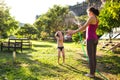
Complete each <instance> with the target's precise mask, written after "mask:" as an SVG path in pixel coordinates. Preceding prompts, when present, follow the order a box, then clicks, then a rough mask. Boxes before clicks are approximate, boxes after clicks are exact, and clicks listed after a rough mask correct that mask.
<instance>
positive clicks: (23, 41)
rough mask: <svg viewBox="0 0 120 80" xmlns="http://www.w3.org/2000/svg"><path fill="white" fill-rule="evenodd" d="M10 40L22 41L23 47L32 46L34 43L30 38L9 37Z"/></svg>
mask: <svg viewBox="0 0 120 80" xmlns="http://www.w3.org/2000/svg"><path fill="white" fill-rule="evenodd" d="M9 42H21V43H22V48H31V46H32V43H31V42H30V39H28V38H17V39H9Z"/></svg>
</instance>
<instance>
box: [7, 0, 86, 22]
mask: <svg viewBox="0 0 120 80" xmlns="http://www.w3.org/2000/svg"><path fill="white" fill-rule="evenodd" d="M83 1H85V0H5V3H6V4H7V5H8V6H9V7H10V13H11V15H12V16H13V17H15V19H16V20H17V21H19V22H21V23H30V24H32V23H34V21H35V16H36V15H41V14H43V13H46V12H47V11H48V9H49V8H52V7H53V5H55V4H57V5H62V6H65V5H71V6H72V5H75V4H77V2H78V3H81V2H83Z"/></svg>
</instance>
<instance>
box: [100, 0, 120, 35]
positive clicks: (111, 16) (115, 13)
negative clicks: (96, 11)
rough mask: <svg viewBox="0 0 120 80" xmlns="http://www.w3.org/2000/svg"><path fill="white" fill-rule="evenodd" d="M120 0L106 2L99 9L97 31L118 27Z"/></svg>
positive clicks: (107, 30) (108, 30)
mask: <svg viewBox="0 0 120 80" xmlns="http://www.w3.org/2000/svg"><path fill="white" fill-rule="evenodd" d="M119 4H120V2H117V1H116V2H108V1H107V2H106V4H105V5H104V7H103V8H102V9H101V11H100V16H99V20H100V25H99V29H98V32H99V34H100V33H101V34H103V33H104V32H110V31H112V29H113V28H116V27H120V5H119Z"/></svg>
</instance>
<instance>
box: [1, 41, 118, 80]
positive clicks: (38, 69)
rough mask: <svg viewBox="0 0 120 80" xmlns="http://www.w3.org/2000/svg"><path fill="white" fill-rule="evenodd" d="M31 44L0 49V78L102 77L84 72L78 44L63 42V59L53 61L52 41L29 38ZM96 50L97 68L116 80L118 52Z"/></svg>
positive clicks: (98, 79) (63, 79)
mask: <svg viewBox="0 0 120 80" xmlns="http://www.w3.org/2000/svg"><path fill="white" fill-rule="evenodd" d="M32 44H33V46H32V48H31V49H25V50H23V53H21V52H20V51H17V53H16V60H13V53H12V52H8V51H4V52H0V80H104V78H103V77H101V76H100V75H99V74H97V73H96V78H95V79H91V78H88V77H86V76H84V75H85V74H86V73H88V72H89V68H88V62H87V61H86V58H85V56H84V52H83V51H82V49H81V45H80V44H75V43H65V44H64V45H65V55H66V63H65V64H62V59H61V64H60V65H58V64H57V48H56V47H57V44H56V42H45V41H32ZM99 48H100V46H98V53H97V62H98V63H97V69H98V70H99V71H100V73H101V74H102V75H104V76H105V77H106V78H108V79H109V80H120V56H119V54H113V53H105V52H103V51H100V50H99Z"/></svg>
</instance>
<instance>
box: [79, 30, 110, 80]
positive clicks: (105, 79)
mask: <svg viewBox="0 0 120 80" xmlns="http://www.w3.org/2000/svg"><path fill="white" fill-rule="evenodd" d="M78 35H79V36H80V42H81V43H82V36H81V33H80V32H79V33H78ZM81 46H82V51H83V53H84V56H85V58H86V60H87V61H88V63H89V59H88V56H87V54H86V51H85V49H84V44H83V43H82V44H81ZM96 73H98V74H99V75H100V76H101V77H102V78H103V79H104V80H108V79H107V78H106V77H105V76H104V75H103V74H102V73H100V72H99V70H97V69H96Z"/></svg>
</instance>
